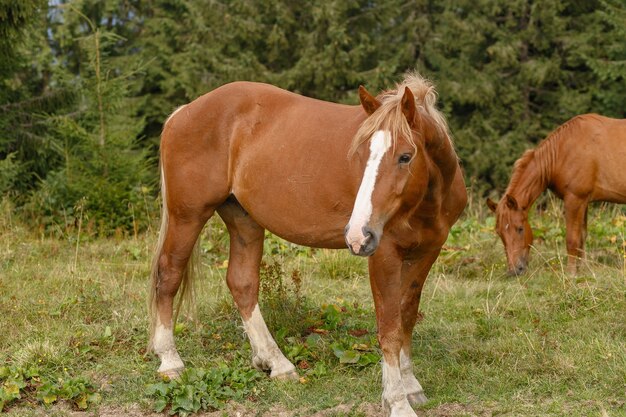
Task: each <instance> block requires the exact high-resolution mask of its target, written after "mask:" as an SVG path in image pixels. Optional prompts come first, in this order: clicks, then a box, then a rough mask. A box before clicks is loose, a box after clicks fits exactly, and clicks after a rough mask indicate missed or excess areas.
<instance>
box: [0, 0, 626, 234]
mask: <svg viewBox="0 0 626 417" xmlns="http://www.w3.org/2000/svg"><path fill="white" fill-rule="evenodd" d="M624 22H626V7H625V5H624V3H623V1H622V0H593V1H589V2H578V1H575V0H545V1H542V2H531V1H529V0H513V1H509V0H471V1H470V0H441V1H437V2H435V1H431V0H410V1H409V0H389V1H386V2H379V3H372V2H371V1H366V0H348V1H343V0H320V1H317V2H293V1H289V0H267V1H263V2H256V1H250V0H210V1H198V0H155V1H150V2H148V1H145V0H130V1H119V0H105V1H95V0H82V1H77V0H59V1H55V2H45V1H42V0H24V1H20V2H12V1H8V0H4V1H2V0H0V56H1V59H0V86H1V87H0V132H1V133H0V160H4V161H3V162H2V163H1V164H0V177H1V178H2V180H1V181H0V185H1V186H2V189H0V192H2V193H4V194H7V193H8V194H9V195H10V196H11V198H12V199H13V200H14V201H15V202H16V204H17V206H18V207H26V208H27V209H28V210H27V212H28V213H30V215H31V216H33V217H32V218H33V219H36V221H35V223H36V224H41V225H48V226H49V225H51V224H66V223H67V224H71V223H72V222H75V220H73V219H72V217H71V216H69V214H68V213H70V212H71V209H72V208H73V207H76V206H77V204H79V202H80V201H84V202H85V203H84V204H79V206H80V207H82V208H83V209H85V210H88V211H89V215H90V216H91V218H92V220H93V219H95V218H98V219H99V220H97V221H95V220H94V221H95V222H96V223H99V222H103V223H101V224H102V226H98V227H97V229H101V230H102V231H103V232H104V230H105V229H107V228H108V232H106V233H111V232H112V230H115V229H118V230H119V229H120V228H121V229H126V230H127V231H128V230H130V229H129V228H131V227H137V224H136V223H135V226H132V221H131V220H129V219H131V218H132V217H133V216H132V215H130V214H129V211H128V204H131V205H132V206H133V207H135V215H137V212H141V213H145V212H146V210H147V209H146V208H145V207H142V208H141V210H137V207H138V206H137V205H141V201H146V200H147V201H149V199H147V198H146V196H145V194H146V193H145V192H147V193H150V194H151V193H153V190H152V188H151V187H149V186H148V185H147V184H149V183H151V181H152V182H156V180H157V177H158V175H157V170H156V166H155V163H154V159H153V158H154V157H155V156H156V151H157V146H158V138H159V135H160V132H161V128H162V123H163V121H164V120H165V118H166V117H167V115H168V114H169V113H171V112H172V111H173V109H175V108H176V107H177V106H179V105H181V104H183V103H187V102H189V101H191V100H193V99H194V98H196V97H198V96H199V95H201V94H204V93H205V92H208V91H210V90H212V89H214V88H216V87H218V86H220V85H222V84H224V83H227V82H230V81H233V80H242V79H245V80H252V81H262V82H269V83H272V84H275V85H278V86H281V87H283V88H287V89H289V90H292V91H295V92H298V93H301V94H304V95H307V96H312V97H316V98H320V99H324V100H332V101H339V102H345V103H353V104H356V103H357V98H356V88H357V87H358V85H359V84H364V85H366V86H367V87H368V89H370V91H380V90H382V89H384V88H387V87H389V86H391V85H393V82H394V81H397V80H398V79H400V78H401V76H402V75H403V73H404V72H405V71H407V70H411V69H417V70H418V71H419V72H421V73H423V74H424V75H426V76H427V77H429V78H431V79H432V80H433V81H434V82H435V83H436V85H437V89H438V92H439V95H440V101H441V103H442V106H443V110H444V112H445V114H446V115H447V116H448V119H449V122H450V125H451V129H452V132H453V135H454V137H455V143H456V147H457V149H458V152H459V155H460V157H461V160H462V162H463V166H464V169H465V173H466V176H467V178H468V180H471V181H472V182H473V183H474V185H475V188H476V189H477V190H478V191H480V192H484V193H488V192H489V191H490V190H493V189H499V190H501V189H503V188H504V187H505V186H506V183H507V182H508V179H509V176H510V172H511V168H512V164H513V162H514V161H515V159H517V158H518V157H519V156H520V155H521V153H522V151H523V150H524V149H527V148H529V147H532V146H534V145H535V144H536V143H538V141H540V140H541V139H542V138H543V137H545V136H546V135H547V134H548V133H549V132H550V131H551V130H553V129H554V128H556V127H557V126H558V125H560V124H562V123H564V122H565V121H566V120H568V119H569V118H571V117H573V116H575V115H577V114H581V113H587V112H595V113H600V114H604V115H607V116H612V117H620V118H623V117H626V42H624V39H626V25H624ZM96 39H98V42H99V45H96V42H95V41H96ZM96 61H97V62H96ZM148 179H151V181H148ZM137 190H143V191H145V192H138V191H137ZM105 196H108V197H107V198H105ZM143 205H144V206H145V203H144V204H143ZM104 207H109V209H110V210H109V209H105V208H104ZM61 213H65V217H63V216H61ZM94 213H98V214H94ZM114 213H116V214H114ZM68 216H69V217H68ZM109 216H112V218H111V220H105V218H108V217H109ZM62 217H63V219H62ZM141 217H142V219H143V218H145V217H146V216H145V215H143V214H142V215H141ZM113 218H115V219H116V220H113Z"/></svg>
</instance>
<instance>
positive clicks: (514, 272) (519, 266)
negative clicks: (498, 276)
mask: <svg viewBox="0 0 626 417" xmlns="http://www.w3.org/2000/svg"><path fill="white" fill-rule="evenodd" d="M527 267H528V261H527V260H526V259H523V258H520V259H519V260H518V261H517V263H516V264H515V265H512V266H511V265H510V266H509V271H508V275H509V276H510V277H518V276H520V275H524V273H525V272H526V269H527Z"/></svg>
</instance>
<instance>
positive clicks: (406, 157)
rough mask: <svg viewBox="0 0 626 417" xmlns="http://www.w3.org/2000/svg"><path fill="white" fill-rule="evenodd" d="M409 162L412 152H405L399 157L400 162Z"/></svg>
mask: <svg viewBox="0 0 626 417" xmlns="http://www.w3.org/2000/svg"><path fill="white" fill-rule="evenodd" d="M409 162H411V154H410V153H403V154H402V155H400V158H398V163H399V164H408V163H409Z"/></svg>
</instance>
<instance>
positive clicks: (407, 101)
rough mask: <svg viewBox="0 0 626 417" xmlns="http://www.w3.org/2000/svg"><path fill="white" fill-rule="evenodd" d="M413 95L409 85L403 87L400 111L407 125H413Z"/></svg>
mask: <svg viewBox="0 0 626 417" xmlns="http://www.w3.org/2000/svg"><path fill="white" fill-rule="evenodd" d="M415 111H416V110H415V97H414V96H413V92H412V91H411V89H410V88H409V87H405V88H404V95H403V96H402V113H404V116H405V117H406V120H408V122H409V125H410V126H411V127H413V125H414V124H415Z"/></svg>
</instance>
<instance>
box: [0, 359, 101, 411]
mask: <svg viewBox="0 0 626 417" xmlns="http://www.w3.org/2000/svg"><path fill="white" fill-rule="evenodd" d="M0 383H1V385H0V411H2V410H3V409H4V408H5V407H6V406H8V405H11V404H13V403H14V402H16V401H19V400H21V399H25V400H29V399H33V398H34V399H37V400H38V401H40V402H41V403H43V404H45V405H50V404H53V403H55V402H57V401H59V400H65V401H68V402H70V403H71V404H72V405H74V406H75V407H76V408H78V409H81V410H85V409H87V408H88V407H89V405H90V404H94V403H98V402H99V401H100V394H99V393H97V392H96V390H95V388H94V386H93V384H91V383H90V382H89V381H87V380H86V379H84V378H69V379H66V378H61V377H59V378H57V379H56V381H55V380H52V379H50V378H49V377H43V376H40V374H39V370H38V369H37V368H21V367H16V366H4V367H0Z"/></svg>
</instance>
